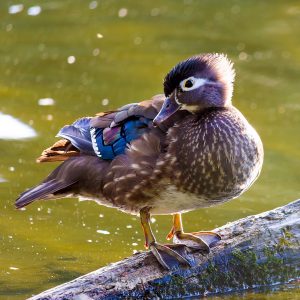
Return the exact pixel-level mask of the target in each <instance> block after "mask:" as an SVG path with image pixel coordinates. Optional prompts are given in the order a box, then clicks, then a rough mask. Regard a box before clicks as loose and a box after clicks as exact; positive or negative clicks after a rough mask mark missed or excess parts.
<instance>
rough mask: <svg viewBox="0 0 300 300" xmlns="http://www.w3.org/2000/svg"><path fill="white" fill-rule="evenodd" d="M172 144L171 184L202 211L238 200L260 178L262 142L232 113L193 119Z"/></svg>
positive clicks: (173, 135) (178, 130) (173, 134)
mask: <svg viewBox="0 0 300 300" xmlns="http://www.w3.org/2000/svg"><path fill="white" fill-rule="evenodd" d="M168 138H169V139H170V146H169V149H168V154H167V157H168V159H169V166H170V168H169V169H170V176H171V182H172V183H173V184H174V185H176V186H177V188H178V190H179V191H183V192H189V193H192V194H196V195H197V196H198V197H199V207H201V206H210V205H214V203H217V202H223V201H227V200H230V199H232V198H235V197H237V196H239V195H240V194H241V193H242V192H244V191H245V190H246V189H248V188H249V187H250V185H251V184H252V183H253V182H254V181H255V179H256V178H257V177H258V175H259V173H260V170H261V167H262V161H263V147H262V142H261V140H260V138H259V136H258V134H257V133H256V131H255V130H254V128H253V127H252V126H251V125H250V124H249V123H248V121H247V120H246V119H245V118H244V116H243V115H242V114H241V113H240V112H239V111H238V110H237V109H235V108H233V107H230V108H218V109H207V110H205V111H203V112H202V113H201V114H198V115H193V116H189V117H187V118H185V119H184V120H183V121H182V122H181V123H180V124H178V125H177V126H175V127H174V128H173V129H172V130H171V131H170V132H169V136H168ZM203 202H206V203H203ZM193 205H195V203H194V204H193Z"/></svg>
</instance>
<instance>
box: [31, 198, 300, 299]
mask: <svg viewBox="0 0 300 300" xmlns="http://www.w3.org/2000/svg"><path fill="white" fill-rule="evenodd" d="M214 231H215V232H217V233H219V234H220V235H221V236H222V240H221V241H220V242H219V243H218V244H216V245H215V246H214V247H213V248H212V249H211V252H210V253H209V254H203V253H200V252H199V251H197V250H191V251H190V252H189V253H187V255H188V256H189V258H190V259H191V260H192V261H193V262H194V266H193V267H191V268H182V269H176V270H173V271H169V272H168V271H165V270H163V269H162V268H161V267H160V266H159V264H158V263H157V261H156V260H155V258H154V256H153V255H152V254H151V253H149V252H141V253H137V254H135V255H133V256H131V257H129V258H126V259H124V260H122V261H119V262H117V263H113V264H111V265H109V266H106V267H103V268H100V269H99V270H96V271H94V272H91V273H89V274H86V275H83V276H81V277H79V278H76V279H74V280H72V281H70V282H67V283H65V284H62V285H60V286H57V287H54V288H52V289H50V290H47V291H45V292H43V293H41V294H39V295H36V296H34V297H32V298H30V299H31V300H37V299H39V300H41V299H43V300H46V299H47V300H50V299H55V300H58V299H64V300H66V299H77V300H86V299H173V298H182V297H187V296H189V297H191V296H198V297H202V296H206V295H208V294H220V293H228V292H234V291H240V290H246V289H250V288H257V287H261V286H270V285H275V284H281V283H288V282H290V281H293V280H298V279H299V278H300V251H299V250H300V199H299V200H297V201H294V202H292V203H290V204H288V205H286V206H283V207H279V208H277V209H274V210H271V211H268V212H264V213H261V214H258V215H254V216H249V217H246V218H243V219H240V220H237V221H234V222H231V223H228V224H226V225H224V226H222V227H219V228H217V229H215V230H214Z"/></svg>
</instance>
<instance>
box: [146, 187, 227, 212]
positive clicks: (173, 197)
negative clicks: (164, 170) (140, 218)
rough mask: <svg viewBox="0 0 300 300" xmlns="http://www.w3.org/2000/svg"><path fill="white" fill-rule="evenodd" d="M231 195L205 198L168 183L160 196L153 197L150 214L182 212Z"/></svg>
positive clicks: (224, 199) (225, 199)
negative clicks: (214, 198) (215, 198)
mask: <svg viewBox="0 0 300 300" xmlns="http://www.w3.org/2000/svg"><path fill="white" fill-rule="evenodd" d="M232 198H233V197H223V198H220V199H218V200H213V199H209V200H208V199H206V198H205V197H203V196H200V195H196V194H193V193H189V192H181V191H179V190H178V189H177V188H176V186H174V185H168V186H167V187H166V188H165V189H164V191H162V192H161V193H160V196H159V197H157V198H155V199H153V203H152V207H153V208H152V209H151V214H154V215H166V214H174V213H184V212H188V211H192V210H196V209H199V208H203V207H209V206H214V205H217V204H219V203H222V202H224V201H227V200H229V199H232Z"/></svg>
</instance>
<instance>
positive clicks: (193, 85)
mask: <svg viewBox="0 0 300 300" xmlns="http://www.w3.org/2000/svg"><path fill="white" fill-rule="evenodd" d="M207 81H208V80H207V79H203V78H196V77H194V76H191V77H189V78H187V79H184V80H182V81H181V82H180V84H179V86H180V88H181V89H182V90H183V91H184V92H186V91H192V90H194V89H197V88H198V87H200V86H202V85H204V84H205V83H206V82H207Z"/></svg>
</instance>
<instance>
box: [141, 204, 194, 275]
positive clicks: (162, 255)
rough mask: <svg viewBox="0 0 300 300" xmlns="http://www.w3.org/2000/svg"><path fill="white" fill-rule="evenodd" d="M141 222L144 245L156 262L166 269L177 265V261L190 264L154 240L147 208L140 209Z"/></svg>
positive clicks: (181, 256) (178, 254)
mask: <svg viewBox="0 0 300 300" xmlns="http://www.w3.org/2000/svg"><path fill="white" fill-rule="evenodd" d="M140 218H141V223H142V227H143V231H144V235H145V247H146V248H147V249H148V248H150V250H151V252H152V253H153V254H154V256H155V257H156V259H157V260H158V262H159V263H160V264H161V265H162V266H163V267H164V268H165V269H167V270H170V269H173V268H174V267H178V263H180V264H182V265H186V266H190V263H189V262H188V261H187V260H186V259H185V258H184V257H183V255H181V254H180V253H178V252H176V251H175V250H173V249H171V248H170V247H168V246H164V245H161V244H159V243H157V242H156V239H155V237H154V234H153V232H152V230H151V227H150V213H149V210H148V209H142V210H141V211H140Z"/></svg>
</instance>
